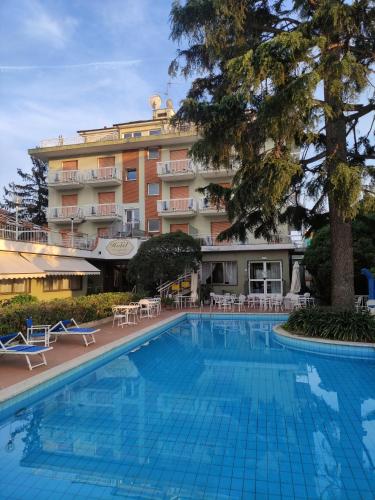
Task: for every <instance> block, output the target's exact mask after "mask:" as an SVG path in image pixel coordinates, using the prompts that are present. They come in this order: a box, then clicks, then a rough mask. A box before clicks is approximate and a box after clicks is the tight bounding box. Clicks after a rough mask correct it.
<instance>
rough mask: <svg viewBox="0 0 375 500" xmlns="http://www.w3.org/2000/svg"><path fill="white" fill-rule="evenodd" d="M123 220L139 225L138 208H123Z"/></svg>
mask: <svg viewBox="0 0 375 500" xmlns="http://www.w3.org/2000/svg"><path fill="white" fill-rule="evenodd" d="M125 220H126V223H127V224H131V225H132V226H136V225H138V226H139V208H130V209H126V210H125Z"/></svg>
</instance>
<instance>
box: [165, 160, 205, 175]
mask: <svg viewBox="0 0 375 500" xmlns="http://www.w3.org/2000/svg"><path fill="white" fill-rule="evenodd" d="M196 170H197V168H196V165H195V164H194V163H193V161H192V160H190V159H189V158H186V159H183V160H169V161H159V162H158V163H157V171H158V175H160V176H182V177H183V176H186V174H190V175H191V177H194V175H195V174H196Z"/></svg>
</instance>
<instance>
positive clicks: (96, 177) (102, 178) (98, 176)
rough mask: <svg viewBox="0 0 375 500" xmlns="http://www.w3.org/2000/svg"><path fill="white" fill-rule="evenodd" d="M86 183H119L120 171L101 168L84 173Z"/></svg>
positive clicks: (120, 178)
mask: <svg viewBox="0 0 375 500" xmlns="http://www.w3.org/2000/svg"><path fill="white" fill-rule="evenodd" d="M84 177H85V181H86V182H90V183H95V182H98V183H103V182H111V181H114V182H121V180H122V171H121V168H118V167H102V168H96V169H92V170H86V171H85V172H84Z"/></svg>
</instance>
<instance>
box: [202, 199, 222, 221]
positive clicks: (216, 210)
mask: <svg viewBox="0 0 375 500" xmlns="http://www.w3.org/2000/svg"><path fill="white" fill-rule="evenodd" d="M198 208H199V213H201V214H202V215H207V216H212V215H213V216H215V217H217V216H219V215H224V216H226V215H227V212H226V210H225V207H224V205H219V206H217V205H215V204H214V203H212V202H210V200H209V199H208V198H199V200H198Z"/></svg>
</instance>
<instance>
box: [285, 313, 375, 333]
mask: <svg viewBox="0 0 375 500" xmlns="http://www.w3.org/2000/svg"><path fill="white" fill-rule="evenodd" d="M284 328H285V329H286V330H288V331H289V332H291V333H295V334H297V335H304V336H306V337H317V338H323V339H332V340H342V341H350V342H375V318H374V317H373V316H371V315H370V314H369V313H368V312H367V311H364V312H357V311H355V310H354V309H333V308H329V307H311V308H306V309H299V310H297V311H294V312H292V313H291V314H290V316H289V318H288V321H287V322H286V323H285V325H284Z"/></svg>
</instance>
